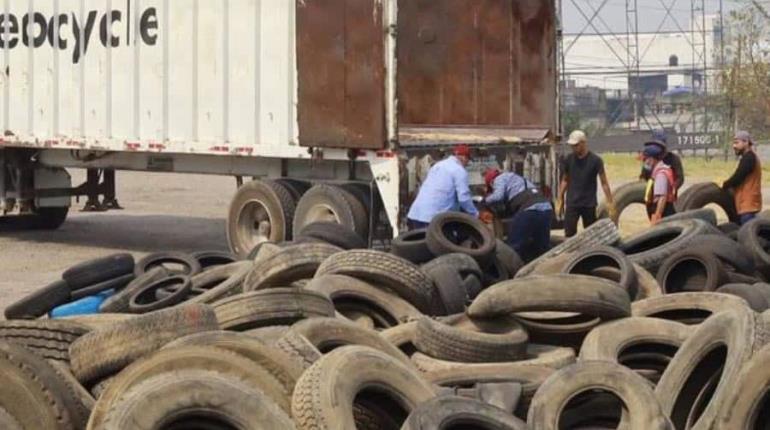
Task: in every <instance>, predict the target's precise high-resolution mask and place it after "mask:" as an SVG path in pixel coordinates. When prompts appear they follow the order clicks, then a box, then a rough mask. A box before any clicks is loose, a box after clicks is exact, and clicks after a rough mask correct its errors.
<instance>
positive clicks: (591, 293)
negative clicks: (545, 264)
mask: <svg viewBox="0 0 770 430" xmlns="http://www.w3.org/2000/svg"><path fill="white" fill-rule="evenodd" d="M538 311H557V312H578V313H582V314H587V315H591V316H594V317H598V318H602V319H616V318H623V317H626V316H629V315H630V314H631V304H630V299H629V297H628V294H627V293H626V292H625V291H624V290H623V289H622V288H620V287H619V286H618V285H617V284H616V283H614V282H611V281H608V280H606V279H600V278H594V277H590V276H583V275H552V276H531V277H528V278H525V279H514V280H511V281H506V282H503V283H501V284H497V285H495V286H493V287H490V288H488V289H486V290H484V291H482V292H481V294H479V296H478V297H476V299H475V300H474V301H473V303H472V304H471V306H470V307H469V308H468V315H469V316H470V317H472V318H494V317H496V316H501V315H508V314H511V313H515V312H538Z"/></svg>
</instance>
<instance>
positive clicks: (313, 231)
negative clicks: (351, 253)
mask: <svg viewBox="0 0 770 430" xmlns="http://www.w3.org/2000/svg"><path fill="white" fill-rule="evenodd" d="M298 237H299V238H302V237H309V238H313V239H318V240H321V241H323V242H326V243H328V244H330V245H334V246H336V247H338V248H340V249H363V248H366V247H367V246H366V243H365V242H364V239H363V238H362V237H361V235H359V234H358V233H356V232H355V231H353V230H351V229H349V228H347V227H345V226H344V225H342V224H337V223H334V222H314V223H312V224H308V225H306V226H305V227H303V228H302V231H300V232H299V234H298Z"/></svg>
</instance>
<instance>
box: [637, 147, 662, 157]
mask: <svg viewBox="0 0 770 430" xmlns="http://www.w3.org/2000/svg"><path fill="white" fill-rule="evenodd" d="M661 154H663V148H662V147H660V146H658V145H654V144H650V145H647V144H645V147H644V151H642V155H644V156H645V157H652V158H658V157H660V155H661Z"/></svg>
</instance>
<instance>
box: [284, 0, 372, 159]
mask: <svg viewBox="0 0 770 430" xmlns="http://www.w3.org/2000/svg"><path fill="white" fill-rule="evenodd" d="M296 8H297V20H296V22H297V30H296V31H297V42H296V44H297V48H296V49H297V69H298V79H297V81H298V86H299V88H298V96H299V97H298V107H297V116H298V121H299V141H300V145H302V146H310V147H327V148H367V149H380V148H383V147H384V146H385V141H386V137H385V81H384V76H385V60H384V58H385V57H384V51H383V50H384V41H385V31H384V29H383V24H382V2H381V1H380V0H297V1H296Z"/></svg>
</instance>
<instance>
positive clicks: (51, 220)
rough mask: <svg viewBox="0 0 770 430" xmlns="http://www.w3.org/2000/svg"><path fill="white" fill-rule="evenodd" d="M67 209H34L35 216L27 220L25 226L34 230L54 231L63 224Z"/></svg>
mask: <svg viewBox="0 0 770 430" xmlns="http://www.w3.org/2000/svg"><path fill="white" fill-rule="evenodd" d="M69 211H70V208H69V207H58V208H36V209H35V214H34V215H32V216H31V217H30V218H29V219H28V220H27V226H28V227H29V228H31V229H34V230H56V229H58V228H59V227H61V226H62V224H64V221H66V220H67V214H69Z"/></svg>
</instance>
